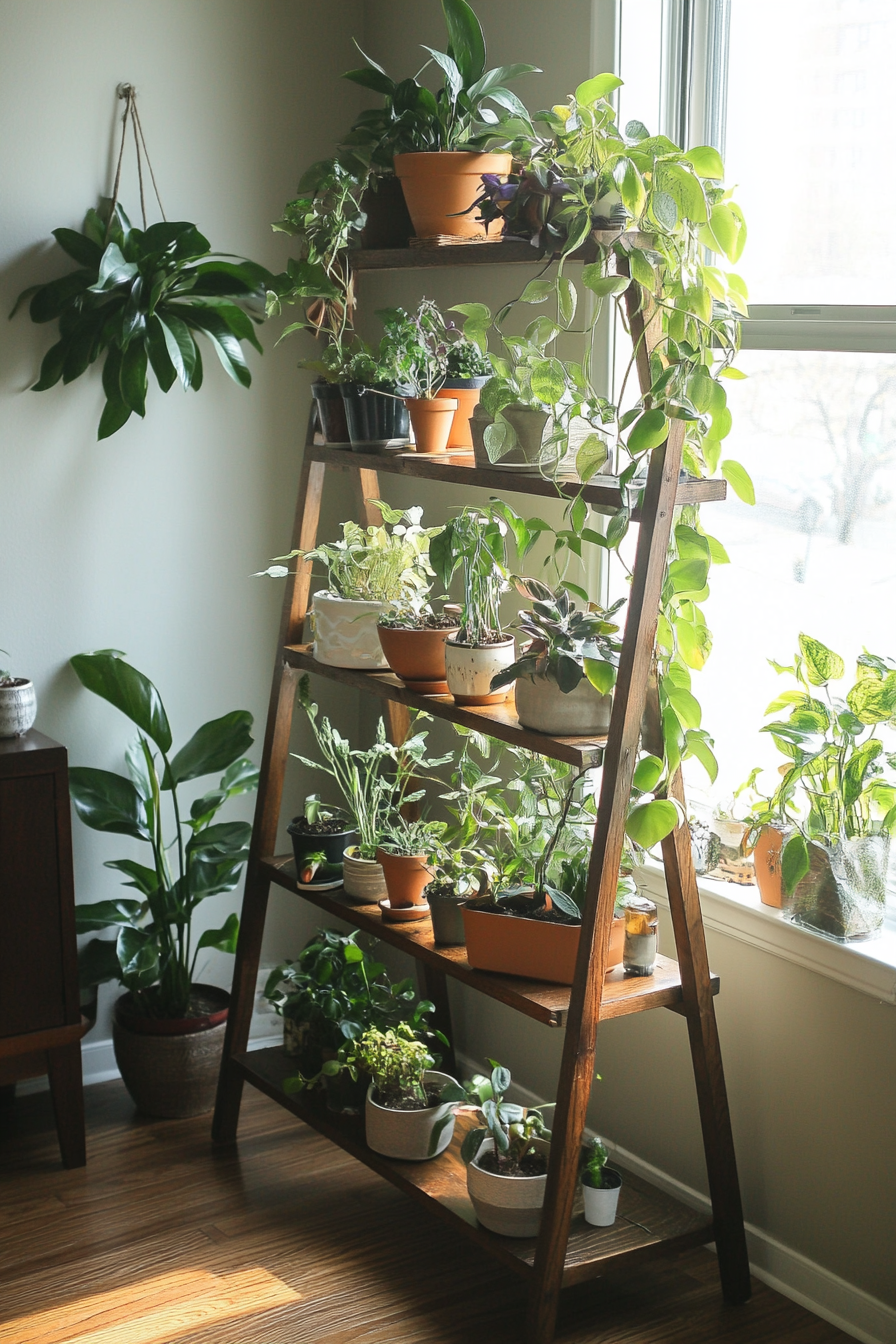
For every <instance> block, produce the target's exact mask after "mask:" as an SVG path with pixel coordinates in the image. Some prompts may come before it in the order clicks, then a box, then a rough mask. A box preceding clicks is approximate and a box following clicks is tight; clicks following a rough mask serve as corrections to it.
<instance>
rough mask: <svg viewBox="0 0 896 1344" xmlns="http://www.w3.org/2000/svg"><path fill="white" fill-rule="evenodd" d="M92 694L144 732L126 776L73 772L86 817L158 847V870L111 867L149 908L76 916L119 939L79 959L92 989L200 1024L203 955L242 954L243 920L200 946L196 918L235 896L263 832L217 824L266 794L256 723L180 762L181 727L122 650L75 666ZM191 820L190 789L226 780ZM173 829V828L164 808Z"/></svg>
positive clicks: (221, 729) (195, 744) (206, 736)
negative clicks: (176, 738)
mask: <svg viewBox="0 0 896 1344" xmlns="http://www.w3.org/2000/svg"><path fill="white" fill-rule="evenodd" d="M71 664H72V667H73V668H74V670H75V672H76V673H77V675H78V678H79V679H80V681H81V684H82V685H83V686H85V687H86V688H87V690H89V691H92V692H93V693H94V694H95V695H99V696H101V697H102V699H104V700H108V701H109V703H110V704H112V705H114V706H115V708H116V709H119V710H121V712H122V714H124V715H126V717H127V718H129V719H130V720H131V722H132V723H134V724H136V726H137V729H138V734H137V738H136V740H135V741H134V742H132V743H131V745H130V746H129V747H128V750H127V753H126V758H125V759H126V763H127V771H128V773H127V775H126V776H125V775H119V774H115V773H113V772H112V771H109V770H96V769H92V768H89V767H86V766H74V767H73V768H72V769H71V770H70V771H69V782H70V787H71V794H72V800H73V802H74V805H75V810H76V812H77V813H78V816H79V817H80V818H81V820H82V821H83V822H85V824H86V825H88V826H90V827H92V828H93V829H94V830H96V831H107V832H110V833H112V834H115V835H127V836H130V837H131V838H132V839H134V840H139V841H141V842H142V843H143V844H146V845H148V846H149V850H150V855H151V860H150V863H149V864H143V863H138V862H137V861H136V860H134V859H110V860H108V861H107V863H106V867H107V868H115V869H117V870H118V871H119V872H120V873H122V874H123V875H124V878H125V879H126V880H125V886H128V887H133V888H134V889H135V890H136V891H137V892H138V893H139V897H138V898H135V899H125V898H121V899H118V900H111V901H97V902H94V903H93V904H90V905H78V906H76V907H75V925H76V928H77V931H78V932H79V933H89V932H93V931H96V930H99V929H110V928H111V929H117V931H118V932H117V936H116V937H115V939H114V940H112V941H109V940H106V939H98V938H94V939H92V940H91V941H90V942H89V943H87V944H86V945H85V946H84V947H83V948H82V949H81V952H80V973H81V983H82V986H84V987H88V986H90V985H96V984H100V983H102V982H103V981H106V980H119V981H120V982H121V984H122V985H124V987H125V989H128V990H130V991H131V994H132V995H133V998H134V1001H135V1005H136V1007H137V1009H138V1011H139V1012H140V1013H142V1014H143V1015H145V1016H149V1017H161V1018H174V1019H177V1018H184V1017H187V1016H189V1007H190V987H191V984H192V980H193V976H194V974H195V972H196V965H197V959H198V956H199V953H200V952H201V951H202V950H203V949H204V948H216V949H218V950H219V951H221V952H234V951H235V950H236V939H237V933H238V931H239V920H238V918H237V916H236V915H235V914H231V915H229V916H228V918H227V919H226V920H225V922H224V924H223V925H222V927H221V928H219V929H210V930H207V931H206V932H205V933H203V934H202V935H201V936H200V937H199V938H198V939H196V940H195V943H194V939H193V930H192V921H193V916H194V914H195V912H196V910H197V908H198V907H199V905H201V903H202V902H203V901H204V900H206V899H207V898H208V897H209V896H217V895H220V894H221V893H223V892H227V891H232V890H233V888H234V887H235V886H236V884H237V882H238V881H239V877H240V873H241V871H242V867H243V864H244V863H245V861H246V859H247V857H248V853H249V850H248V846H249V839H250V837H251V834H252V827H251V826H250V825H249V823H248V822H244V821H224V822H220V821H216V820H215V818H216V817H217V814H218V812H219V810H220V809H221V807H223V805H224V804H225V803H226V802H227V800H228V799H229V798H233V797H235V796H237V795H238V794H242V793H249V792H251V791H252V790H253V789H255V788H256V787H257V784H258V771H257V769H256V767H255V766H254V765H253V764H252V762H251V761H249V760H246V759H245V757H244V752H245V751H246V750H247V749H248V747H249V746H251V744H252V735H251V728H252V715H251V714H249V713H248V712H247V711H246V710H242V709H238V710H234V711H233V712H232V713H230V714H225V715H223V717H222V718H220V719H212V720H210V722H208V723H204V724H203V725H202V727H201V728H198V729H197V730H196V732H195V733H194V734H193V736H192V737H191V738H190V739H189V741H188V742H186V743H185V744H184V746H182V747H181V748H180V750H179V751H177V752H175V753H174V754H173V755H172V751H171V748H172V736H171V727H170V725H169V722H168V715H167V714H166V712H165V707H164V705H163V703H162V699H161V697H160V695H159V693H158V691H157V690H156V688H155V686H154V685H153V684H152V682H151V681H150V680H149V679H148V678H147V677H145V676H144V675H143V673H142V672H138V671H137V669H136V668H135V667H131V665H130V664H129V663H126V662H125V661H124V658H123V656H122V655H121V654H119V653H118V652H116V651H115V650H112V649H105V650H101V651H100V652H98V653H82V654H78V655H77V656H76V657H75V658H73V659H72V660H71ZM222 771H223V773H222V774H221V777H220V779H219V781H218V783H217V784H216V785H215V786H214V787H213V788H211V789H209V790H208V792H206V793H204V794H202V795H201V796H200V797H198V798H196V799H194V801H193V802H192V804H190V807H189V812H188V813H187V811H186V804H184V803H182V801H181V796H180V793H179V788H180V786H182V785H184V784H186V783H188V782H189V781H190V780H194V779H200V778H202V777H203V776H205V775H210V774H218V773H219V772H222ZM166 795H168V796H169V798H170V812H171V817H172V819H173V827H171V828H170V829H169V828H168V827H167V826H166V815H165V814H166V811H167V807H166V802H165V796H166Z"/></svg>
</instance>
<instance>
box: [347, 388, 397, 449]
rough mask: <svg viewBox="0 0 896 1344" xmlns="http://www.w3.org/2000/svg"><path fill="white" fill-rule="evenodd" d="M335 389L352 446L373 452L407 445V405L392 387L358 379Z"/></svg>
mask: <svg viewBox="0 0 896 1344" xmlns="http://www.w3.org/2000/svg"><path fill="white" fill-rule="evenodd" d="M339 393H340V395H341V397H342V404H343V407H344V409H345V421H346V424H347V426H348V437H349V440H350V441H351V445H352V449H353V450H354V451H355V452H359V453H375V452H379V451H380V450H381V449H383V448H396V447H398V448H403V447H406V446H407V443H408V439H409V435H410V426H409V424H408V408H407V406H405V404H404V401H403V400H402V398H401V397H399V396H397V395H396V394H395V389H394V387H392V386H390V385H388V384H385V383H382V384H380V385H379V386H374V387H365V386H364V385H363V384H362V383H340V384H339Z"/></svg>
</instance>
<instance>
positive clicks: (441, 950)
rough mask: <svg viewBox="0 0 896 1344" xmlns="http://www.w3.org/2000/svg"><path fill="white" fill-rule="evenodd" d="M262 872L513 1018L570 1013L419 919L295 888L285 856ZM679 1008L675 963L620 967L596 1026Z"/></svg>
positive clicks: (558, 996) (558, 998)
mask: <svg viewBox="0 0 896 1344" xmlns="http://www.w3.org/2000/svg"><path fill="white" fill-rule="evenodd" d="M262 870H263V872H264V875H265V876H266V877H267V878H268V880H269V881H271V882H275V883H276V884H277V885H278V886H280V887H283V888H284V889H285V890H286V891H291V892H293V893H294V894H295V895H297V896H301V897H302V898H303V899H304V900H306V901H310V902H311V904H312V905H316V906H318V908H319V909H321V910H326V911H327V913H328V914H330V915H335V916H336V918H337V919H343V920H345V921H346V922H347V923H348V924H354V925H355V927H356V928H359V929H363V930H364V932H365V933H369V934H372V935H373V937H375V938H381V939H382V940H383V942H385V943H391V945H392V946H393V947H397V948H399V949H400V950H401V951H402V952H406V953H408V955H409V956H412V957H415V958H416V959H417V960H418V961H423V962H427V963H428V964H429V965H430V966H434V967H436V968H437V969H438V970H440V971H442V972H443V973H444V974H445V975H450V976H452V977H453V978H454V979H455V980H461V981H463V983H464V984H466V985H470V986H471V987H472V988H473V989H475V990H478V992H479V993H480V994H485V995H487V996H488V997H489V998H491V999H498V1000H500V1002H501V1003H504V1004H507V1006H508V1007H510V1008H513V1009H515V1010H516V1012H518V1013H524V1014H525V1015H526V1016H527V1017H531V1018H534V1020H535V1021H536V1022H542V1023H544V1025H545V1026H549V1027H562V1026H564V1025H565V1023H566V1014H567V1011H568V1009H569V995H570V989H569V986H568V985H552V984H548V983H547V982H546V981H541V980H520V979H517V978H516V977H515V976H510V975H493V974H491V973H489V972H487V971H476V970H474V969H473V967H472V966H471V965H470V963H469V962H468V961H467V950H466V948H465V947H443V946H442V945H441V944H440V943H437V942H436V941H435V939H434V938H433V933H432V922H431V921H430V920H429V919H421V920H420V921H419V922H417V923H414V924H390V923H388V922H387V921H386V920H384V919H383V917H382V915H381V914H380V910H379V906H377V905H358V904H356V903H355V902H354V901H353V900H352V899H351V898H350V897H348V896H346V895H345V893H344V892H343V891H342V889H341V887H340V888H337V889H336V890H335V891H315V890H314V888H313V887H301V888H300V887H299V885H298V883H297V882H296V869H295V864H294V862H293V860H292V858H291V857H289V856H287V855H282V856H278V857H277V858H268V859H263V860H262ZM712 985H713V993H714V994H717V993H718V992H719V978H718V976H713V978H712ZM681 1005H682V994H681V977H680V975H679V969H678V962H677V961H672V960H671V959H670V958H669V957H663V956H659V957H658V958H657V965H656V970H655V971H654V973H653V975H649V976H635V977H632V978H627V977H626V976H624V975H623V973H622V968H621V967H617V968H616V969H615V970H613V971H611V972H610V974H609V975H608V976H607V977H606V979H605V980H604V992H603V998H602V1001H601V1008H600V1016H601V1021H606V1020H608V1019H610V1018H613V1017H627V1016H628V1015H629V1014H631V1013H643V1012H646V1011H648V1010H649V1009H652V1008H673V1009H679V1010H680V1008H681Z"/></svg>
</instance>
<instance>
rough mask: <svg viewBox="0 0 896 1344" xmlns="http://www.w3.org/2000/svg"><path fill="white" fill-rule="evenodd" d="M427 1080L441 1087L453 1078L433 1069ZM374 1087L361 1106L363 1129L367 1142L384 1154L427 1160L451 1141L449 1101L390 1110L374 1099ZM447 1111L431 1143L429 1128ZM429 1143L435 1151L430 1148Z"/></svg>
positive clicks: (452, 1123)
mask: <svg viewBox="0 0 896 1344" xmlns="http://www.w3.org/2000/svg"><path fill="white" fill-rule="evenodd" d="M424 1078H425V1079H426V1081H427V1082H429V1083H434V1084H435V1085H436V1086H438V1087H439V1088H443V1087H444V1086H445V1084H446V1083H453V1082H454V1081H455V1080H454V1079H453V1078H452V1077H451V1076H450V1074H447V1073H438V1072H437V1071H436V1070H435V1069H432V1070H430V1071H429V1072H427V1073H425V1074H424ZM375 1091H376V1088H375V1086H374V1084H373V1083H371V1084H370V1087H369V1088H368V1090H367V1102H366V1105H365V1108H364V1130H365V1133H366V1136H367V1146H368V1148H372V1149H373V1151H374V1152H375V1153H381V1154H382V1156H383V1157H394V1158H398V1159H399V1161H403V1162H426V1161H427V1160H428V1159H429V1158H431V1157H438V1155H439V1153H443V1152H444V1151H445V1149H446V1148H447V1147H448V1145H449V1143H450V1142H451V1137H452V1135H453V1134H454V1116H453V1115H451V1107H452V1103H451V1102H450V1101H442V1102H440V1103H439V1104H438V1105H437V1106H425V1107H423V1109H422V1110H419V1111H391V1110H389V1108H388V1107H387V1106H380V1105H379V1103H378V1102H375V1101H374V1100H373V1094H374V1092H375ZM446 1115H448V1116H450V1119H449V1121H448V1123H447V1125H445V1127H444V1129H443V1130H442V1132H441V1133H440V1134H439V1136H438V1138H437V1140H436V1142H435V1144H434V1145H433V1144H432V1132H433V1128H434V1127H435V1125H436V1123H437V1121H439V1120H441V1119H443V1118H444V1117H445V1116H446ZM430 1146H433V1147H434V1151H433V1152H430V1151H429V1150H430Z"/></svg>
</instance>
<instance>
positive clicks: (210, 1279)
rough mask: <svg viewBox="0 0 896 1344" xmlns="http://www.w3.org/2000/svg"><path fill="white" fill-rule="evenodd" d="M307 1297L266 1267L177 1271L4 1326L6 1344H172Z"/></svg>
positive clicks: (1, 1342) (0, 1339)
mask: <svg viewBox="0 0 896 1344" xmlns="http://www.w3.org/2000/svg"><path fill="white" fill-rule="evenodd" d="M300 1300H301V1299H300V1294H299V1293H297V1292H295V1291H294V1290H293V1289H292V1288H290V1287H289V1286H288V1285H287V1284H285V1283H283V1282H282V1280H280V1279H278V1278H276V1277H275V1275H273V1274H270V1273H268V1271H267V1270H266V1269H258V1268H256V1269H244V1270H239V1271H237V1272H235V1273H233V1274H212V1273H210V1272H209V1271H208V1270H203V1269H190V1270H178V1271H176V1272H175V1273H172V1274H161V1275H159V1276H157V1277H156V1278H153V1279H145V1280H143V1282H141V1283H134V1284H131V1285H130V1286H129V1287H127V1288H116V1289H113V1290H112V1291H111V1292H107V1293H96V1294H94V1295H92V1296H91V1297H81V1298H79V1299H78V1300H77V1301H76V1302H69V1303H66V1304H65V1305H63V1306H59V1307H51V1308H49V1309H48V1310H46V1311H39V1312H35V1313H33V1314H32V1315H30V1316H18V1317H17V1318H16V1319H15V1320H13V1321H7V1322H6V1323H5V1324H3V1323H0V1344H168V1341H169V1340H173V1339H177V1338H178V1337H179V1336H181V1335H188V1334H191V1333H192V1332H193V1331H194V1330H201V1329H203V1328H204V1327H205V1326H209V1325H214V1324H215V1323H216V1322H218V1321H228V1320H232V1319H233V1318H234V1317H237V1316H249V1315H252V1314H254V1313H256V1312H261V1311H269V1310H270V1309H271V1308H272V1307H282V1306H285V1305H287V1304H288V1303H290V1302H298V1301H300Z"/></svg>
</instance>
